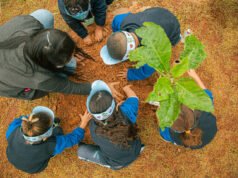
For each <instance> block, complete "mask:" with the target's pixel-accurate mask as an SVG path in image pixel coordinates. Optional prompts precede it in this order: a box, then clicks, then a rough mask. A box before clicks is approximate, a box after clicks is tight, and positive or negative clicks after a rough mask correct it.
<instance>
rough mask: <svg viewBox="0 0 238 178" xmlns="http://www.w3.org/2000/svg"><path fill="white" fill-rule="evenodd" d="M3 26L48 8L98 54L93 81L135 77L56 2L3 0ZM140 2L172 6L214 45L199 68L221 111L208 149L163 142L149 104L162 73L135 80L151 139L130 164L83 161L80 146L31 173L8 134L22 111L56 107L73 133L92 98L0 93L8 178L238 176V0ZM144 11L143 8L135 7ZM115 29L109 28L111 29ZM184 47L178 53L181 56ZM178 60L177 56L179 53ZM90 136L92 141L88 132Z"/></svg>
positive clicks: (1, 174)
mask: <svg viewBox="0 0 238 178" xmlns="http://www.w3.org/2000/svg"><path fill="white" fill-rule="evenodd" d="M0 2H1V3H0V5H1V8H0V24H3V23H4V22H6V21H8V20H9V19H11V18H12V17H14V16H17V15H21V14H29V13H30V12H32V11H34V10H36V9H39V8H46V9H48V10H50V11H51V12H53V14H54V15H55V27H56V28H59V29H61V30H64V31H67V32H69V33H70V35H71V36H72V37H73V38H74V39H75V40H76V41H77V43H78V45H79V46H80V47H82V48H83V49H84V50H85V51H87V52H88V53H89V54H90V55H92V56H93V57H94V58H95V59H96V62H92V61H86V62H85V67H80V68H79V70H81V71H83V72H84V74H85V75H86V76H87V77H88V79H89V81H90V82H91V81H94V80H96V79H103V80H104V81H106V82H112V81H120V86H123V85H125V84H126V83H127V82H126V81H123V80H120V79H118V78H117V77H116V74H117V73H118V72H119V71H121V70H122V69H124V68H126V67H128V66H129V65H130V64H129V62H127V63H122V64H119V65H116V66H105V65H104V64H103V62H102V60H101V59H100V56H99V51H100V48H101V47H102V46H103V45H104V44H105V42H106V39H105V40H104V41H103V42H101V43H99V44H95V45H93V46H92V47H86V46H84V45H83V44H82V41H81V40H80V39H79V38H78V37H77V36H76V35H75V34H74V33H73V32H72V31H71V30H70V29H69V28H68V27H67V25H66V24H65V22H64V21H63V20H62V18H61V16H60V14H59V11H58V6H57V1H56V0H37V1H36V0H0ZM131 2H132V1H127V0H115V2H114V3H113V4H112V5H111V6H110V7H109V15H108V22H107V27H108V28H110V22H111V21H112V13H113V12H114V11H115V10H118V9H119V8H125V7H131V4H132V3H131ZM137 2H138V4H139V6H138V7H145V6H161V7H164V8H167V9H169V10H171V11H172V12H173V13H174V14H175V15H176V16H177V17H178V19H179V21H180V23H181V31H184V30H185V29H187V28H191V29H192V31H193V32H194V33H195V35H196V36H197V37H198V38H199V39H200V40H201V41H202V42H203V44H204V45H205V46H206V52H207V59H206V60H205V61H204V62H203V64H202V65H201V66H200V68H199V69H198V74H199V75H200V76H201V78H202V80H203V81H204V83H205V84H206V86H207V87H208V88H209V89H211V90H212V92H213V94H214V98H215V115H216V116H217V124H218V129H219V130H218V132H217V135H216V137H215V139H214V140H213V141H212V142H211V143H210V144H209V145H208V146H206V147H205V148H203V149H200V150H195V151H192V150H189V149H185V148H182V147H179V146H174V145H172V144H170V143H166V142H164V141H163V140H161V138H160V136H159V134H158V132H157V120H156V117H155V112H154V110H155V108H154V107H152V106H150V105H148V104H146V103H145V102H143V100H144V99H145V98H146V96H147V95H148V93H149V92H150V91H151V90H152V86H153V83H154V82H155V81H156V75H154V76H153V77H150V78H149V79H147V80H144V81H138V82H130V83H131V84H133V89H134V90H135V91H136V93H137V94H138V96H139V97H140V99H141V100H140V101H141V102H140V108H139V116H138V126H139V128H140V136H141V139H142V141H143V143H144V144H145V145H146V147H145V150H144V151H143V153H142V154H141V155H140V156H139V158H138V159H137V160H136V161H135V162H133V163H132V164H131V165H130V166H128V167H127V168H124V169H122V170H119V171H112V170H110V169H107V168H104V167H100V166H98V165H95V164H92V163H88V162H84V161H80V160H78V158H77V154H76V150H77V146H75V147H73V148H71V149H68V150H66V151H64V152H63V154H61V155H58V156H56V157H55V158H53V159H51V160H50V162H49V165H48V167H47V169H46V170H45V171H43V172H41V173H39V174H35V175H29V174H26V173H23V172H21V171H19V170H17V169H15V168H14V167H13V166H12V165H11V164H10V163H9V162H8V160H7V157H6V154H5V150H6V147H7V141H6V139H5V133H6V130H7V127H8V124H9V123H10V122H11V121H12V120H13V119H14V118H15V117H17V116H20V115H23V114H28V113H30V112H31V109H32V108H33V107H34V106H37V105H45V106H48V107H50V108H52V109H53V110H54V111H55V112H56V114H57V116H59V117H60V118H61V119H62V127H63V129H64V131H65V133H68V132H70V131H71V130H72V129H74V128H75V127H77V124H78V123H79V113H83V112H84V110H85V108H86V107H85V102H86V97H85V96H80V95H78V96H77V95H63V94H58V93H53V94H50V95H49V97H45V98H42V99H39V100H35V101H22V100H16V99H10V98H3V97H1V98H0V113H1V115H0V137H1V140H0V157H1V159H0V178H18V177H19V178H20V177H21V178H28V177H37V178H73V177H83V178H84V177H90V178H91V177H92V178H94V177H95V178H104V177H116V178H117V177H121V178H144V177H145V178H147V177H148V178H158V177H166V178H167V177H234V178H235V177H238V132H237V130H238V124H237V122H238V119H237V115H238V102H237V98H238V97H237V96H238V92H237V89H238V75H237V74H238V61H237V60H238V52H237V47H238V43H237V36H238V29H237V27H238V18H237V17H238V3H237V1H236V0H170V1H168V0H167V1H163V0H138V1H137ZM134 10H136V9H134ZM108 35H109V33H108ZM178 48H179V46H177V47H175V49H174V52H175V54H178ZM173 57H174V58H176V57H175V56H173ZM85 142H88V143H89V142H91V139H90V136H89V132H88V131H87V134H86V138H85Z"/></svg>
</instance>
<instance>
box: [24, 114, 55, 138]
mask: <svg viewBox="0 0 238 178" xmlns="http://www.w3.org/2000/svg"><path fill="white" fill-rule="evenodd" d="M51 125H52V122H51V118H50V116H49V115H48V114H46V113H44V112H39V113H36V114H33V115H31V116H29V118H28V119H26V118H24V119H22V131H23V133H24V134H25V135H27V136H30V137H33V136H38V135H41V134H43V133H45V132H46V131H47V130H49V128H50V126H51Z"/></svg>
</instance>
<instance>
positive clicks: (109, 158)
mask: <svg viewBox="0 0 238 178" xmlns="http://www.w3.org/2000/svg"><path fill="white" fill-rule="evenodd" d="M123 90H124V92H125V93H126V95H127V97H128V98H127V99H126V101H125V102H123V103H122V104H121V105H120V104H118V105H116V102H115V100H114V99H113V97H112V94H111V91H110V89H109V87H108V86H107V85H106V83H104V82H103V81H100V80H98V81H95V82H94V83H93V84H92V91H91V93H90V95H89V97H88V98H87V109H88V111H89V112H90V113H91V114H92V116H93V119H92V120H91V122H90V124H89V128H90V133H91V137H92V139H93V141H94V142H95V143H96V145H89V144H80V145H79V148H78V157H79V159H82V160H86V161H89V162H94V163H96V164H99V165H101V166H104V167H108V168H111V169H113V170H118V169H121V168H123V167H125V166H128V165H129V164H130V163H131V162H133V161H134V160H135V159H136V158H137V157H138V156H139V154H140V152H141V151H142V150H143V145H142V144H141V141H140V138H139V136H138V133H137V127H136V124H135V123H136V117H137V113H138V105H139V100H138V98H137V96H136V94H135V93H134V91H132V89H131V88H130V86H125V87H124V88H123ZM119 105H120V106H119Z"/></svg>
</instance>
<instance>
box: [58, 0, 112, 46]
mask: <svg viewBox="0 0 238 178" xmlns="http://www.w3.org/2000/svg"><path fill="white" fill-rule="evenodd" d="M112 2H113V0H58V6H59V10H60V14H61V15H62V17H63V19H64V20H65V22H66V23H67V24H68V25H69V27H70V28H71V29H72V30H73V31H74V32H75V33H77V35H78V36H80V37H81V38H82V39H83V41H84V43H85V44H86V45H91V44H92V43H93V41H92V39H91V37H90V35H89V34H88V31H87V29H86V26H87V25H90V24H92V23H94V20H95V23H96V28H95V40H96V41H101V40H102V39H103V26H104V25H105V21H106V10H107V5H109V4H111V3H112Z"/></svg>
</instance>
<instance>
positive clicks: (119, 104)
mask: <svg viewBox="0 0 238 178" xmlns="http://www.w3.org/2000/svg"><path fill="white" fill-rule="evenodd" d="M123 102H124V100H122V101H120V102H119V103H118V104H117V107H116V111H118V109H119V106H121V105H122V103H123Z"/></svg>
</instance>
